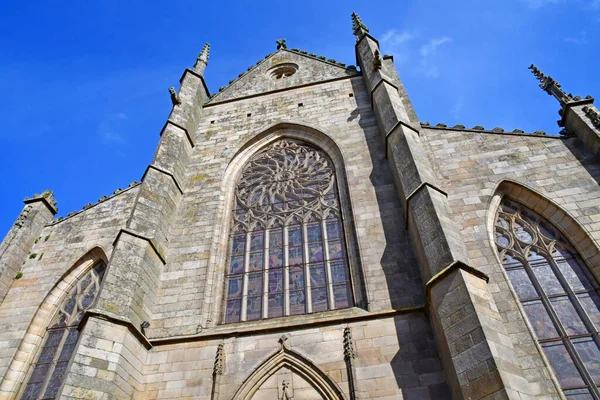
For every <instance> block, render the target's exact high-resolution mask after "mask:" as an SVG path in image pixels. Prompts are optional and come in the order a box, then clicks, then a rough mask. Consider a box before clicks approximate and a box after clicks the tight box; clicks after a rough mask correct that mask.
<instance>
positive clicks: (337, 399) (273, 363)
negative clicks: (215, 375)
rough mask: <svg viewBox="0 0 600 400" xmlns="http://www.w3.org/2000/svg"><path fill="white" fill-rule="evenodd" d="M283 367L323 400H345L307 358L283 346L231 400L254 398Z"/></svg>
mask: <svg viewBox="0 0 600 400" xmlns="http://www.w3.org/2000/svg"><path fill="white" fill-rule="evenodd" d="M284 367H285V368H288V369H290V370H291V371H293V372H294V373H296V374H298V375H299V376H300V377H302V378H303V379H304V380H306V381H307V382H308V383H310V384H311V385H312V387H313V388H314V389H315V390H316V391H317V392H318V393H319V395H321V397H322V398H323V399H324V400H345V399H346V397H345V396H344V393H343V392H342V390H341V389H340V388H339V386H338V385H337V384H336V383H335V382H334V381H333V380H331V378H329V377H328V376H327V374H325V372H323V370H321V369H320V368H319V367H318V366H316V365H315V364H314V363H313V362H312V361H310V360H309V359H308V358H306V357H304V356H303V355H301V354H300V353H298V352H295V351H293V350H290V349H289V348H287V347H286V346H285V345H282V346H281V348H280V350H279V351H278V352H276V353H275V354H273V355H271V356H270V357H269V358H267V359H266V360H265V361H263V363H262V364H260V365H259V366H258V367H257V368H256V369H255V370H254V371H252V373H251V374H250V375H249V376H248V378H246V380H245V381H244V383H242V386H240V388H239V389H238V390H237V392H236V393H235V395H234V396H233V398H232V399H233V400H252V396H254V394H255V393H256V391H257V390H258V389H259V388H260V386H261V385H262V384H263V383H264V382H265V381H266V380H267V379H269V377H271V376H272V375H273V374H275V373H276V372H277V371H278V370H279V369H280V368H284Z"/></svg>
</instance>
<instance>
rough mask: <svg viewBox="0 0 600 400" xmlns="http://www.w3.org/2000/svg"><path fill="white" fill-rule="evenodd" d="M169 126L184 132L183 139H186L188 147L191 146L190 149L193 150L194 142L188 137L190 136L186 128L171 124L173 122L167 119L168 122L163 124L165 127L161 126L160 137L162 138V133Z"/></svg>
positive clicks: (174, 123) (175, 123)
mask: <svg viewBox="0 0 600 400" xmlns="http://www.w3.org/2000/svg"><path fill="white" fill-rule="evenodd" d="M169 125H173V126H174V127H176V128H179V129H181V130H182V131H184V132H185V137H186V138H187V140H188V142H189V143H190V146H192V148H194V146H195V143H194V141H193V140H192V137H191V136H190V134H189V132H188V130H187V129H186V128H184V127H183V126H181V125H179V124H178V123H177V122H173V121H171V120H170V119H168V120H167V122H165V125H164V126H163V128H162V129H161V130H160V136H162V135H163V133H164V131H165V129H166V128H167V126H169Z"/></svg>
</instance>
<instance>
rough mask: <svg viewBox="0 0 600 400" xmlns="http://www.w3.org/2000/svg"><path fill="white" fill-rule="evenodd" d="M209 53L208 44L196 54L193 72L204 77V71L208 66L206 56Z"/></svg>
mask: <svg viewBox="0 0 600 400" xmlns="http://www.w3.org/2000/svg"><path fill="white" fill-rule="evenodd" d="M209 53H210V44H209V43H205V44H204V47H202V50H201V51H200V54H198V58H196V63H195V64H194V72H196V73H198V74H200V75H204V69H205V68H206V66H207V65H208V54H209Z"/></svg>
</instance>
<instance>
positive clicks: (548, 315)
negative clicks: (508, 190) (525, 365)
mask: <svg viewBox="0 0 600 400" xmlns="http://www.w3.org/2000/svg"><path fill="white" fill-rule="evenodd" d="M495 239H496V245H497V248H498V253H499V255H500V259H501V260H502V264H503V266H504V268H505V269H506V273H507V275H508V277H509V280H510V281H511V283H512V286H513V288H514V290H515V292H516V294H517V296H518V298H519V300H520V302H521V304H522V306H523V309H524V310H525V314H526V315H527V318H528V319H529V322H530V323H531V326H532V327H533V330H534V332H535V334H536V336H537V339H538V341H539V343H540V345H541V347H542V349H543V350H544V353H545V354H546V357H547V358H548V360H549V362H550V365H551V366H552V368H553V369H554V372H555V374H556V377H557V379H558V381H559V383H560V386H561V388H562V389H563V391H564V394H565V395H566V396H567V398H569V399H570V398H572V399H592V398H600V397H599V393H600V392H599V390H598V386H600V340H599V336H598V331H599V329H600V297H599V296H598V290H599V286H598V282H597V281H596V279H594V277H593V276H592V275H591V274H590V271H589V270H588V269H587V268H586V266H585V265H584V264H583V262H582V260H581V258H580V257H579V256H578V254H577V251H576V250H575V249H574V248H573V246H572V245H571V244H570V243H569V241H568V240H567V239H566V238H565V237H564V236H563V235H562V234H561V233H560V232H559V231H558V230H557V229H556V227H554V226H553V225H552V224H551V223H550V222H549V221H548V220H546V219H545V218H543V217H542V216H540V215H538V214H537V213H535V212H533V211H532V210H530V209H528V208H526V207H524V206H523V205H521V204H518V203H516V202H514V201H511V200H508V199H506V198H505V199H503V201H502V204H501V206H500V210H499V211H498V215H497V218H496V226H495ZM592 396H593V397H592Z"/></svg>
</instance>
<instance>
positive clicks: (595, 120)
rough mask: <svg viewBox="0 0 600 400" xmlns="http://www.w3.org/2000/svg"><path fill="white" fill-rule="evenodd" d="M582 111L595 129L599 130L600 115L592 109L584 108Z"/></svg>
mask: <svg viewBox="0 0 600 400" xmlns="http://www.w3.org/2000/svg"><path fill="white" fill-rule="evenodd" d="M582 110H583V112H584V113H585V115H586V117H588V118H589V119H590V121H591V122H592V125H594V127H595V128H596V129H600V113H598V111H597V110H596V109H594V107H588V106H585V107H583V108H582Z"/></svg>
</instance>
